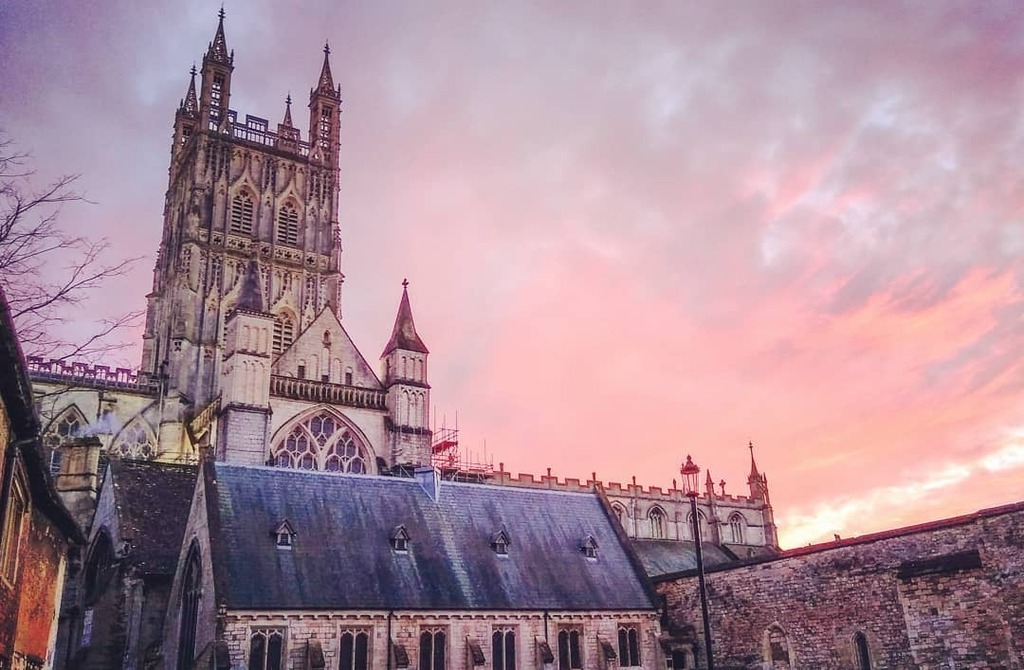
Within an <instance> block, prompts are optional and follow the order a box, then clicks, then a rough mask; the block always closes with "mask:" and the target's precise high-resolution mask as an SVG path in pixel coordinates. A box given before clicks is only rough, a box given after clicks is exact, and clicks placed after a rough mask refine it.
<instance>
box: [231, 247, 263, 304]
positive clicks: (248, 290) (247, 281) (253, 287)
mask: <svg viewBox="0 0 1024 670" xmlns="http://www.w3.org/2000/svg"><path fill="white" fill-rule="evenodd" d="M235 309H236V310H244V311H246V312H258V313H260V314H263V313H264V311H263V290H262V289H261V288H260V269H259V266H258V265H256V259H255V258H254V259H252V260H251V261H249V267H248V268H246V270H245V277H243V278H242V288H241V290H240V291H239V293H238V302H237V303H236V304H235Z"/></svg>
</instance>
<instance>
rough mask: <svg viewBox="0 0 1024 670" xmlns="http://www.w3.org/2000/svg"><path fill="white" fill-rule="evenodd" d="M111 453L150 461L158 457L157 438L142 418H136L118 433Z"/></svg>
mask: <svg viewBox="0 0 1024 670" xmlns="http://www.w3.org/2000/svg"><path fill="white" fill-rule="evenodd" d="M110 451H111V453H112V454H114V455H115V456H120V457H121V458H134V459H140V460H149V459H151V458H153V456H155V455H156V438H155V437H154V436H153V431H152V430H150V428H149V426H147V425H146V422H145V421H144V420H143V419H142V418H136V419H134V420H133V421H132V422H131V423H129V424H128V425H127V426H125V428H124V430H122V431H121V432H120V433H118V435H117V438H116V439H115V440H114V444H113V446H111V447H110Z"/></svg>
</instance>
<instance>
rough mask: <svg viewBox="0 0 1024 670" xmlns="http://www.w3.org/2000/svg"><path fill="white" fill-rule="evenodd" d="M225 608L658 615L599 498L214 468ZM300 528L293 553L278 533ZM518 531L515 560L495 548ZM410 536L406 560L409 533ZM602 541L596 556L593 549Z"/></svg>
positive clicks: (213, 503)
mask: <svg viewBox="0 0 1024 670" xmlns="http://www.w3.org/2000/svg"><path fill="white" fill-rule="evenodd" d="M207 467H209V468H210V469H211V473H210V474H212V475H213V476H212V477H211V476H210V475H209V474H208V475H207V477H206V481H207V482H208V485H210V486H212V487H213V489H214V490H213V492H212V493H210V494H208V501H209V503H208V504H209V505H210V507H209V508H208V509H209V512H210V513H211V514H216V515H217V518H216V519H214V520H213V521H212V522H211V524H210V527H211V529H217V528H219V529H220V530H219V532H218V531H217V530H211V533H214V534H215V537H213V538H212V546H213V567H214V571H215V577H216V579H217V584H218V591H219V593H218V599H219V600H221V599H223V601H225V602H226V604H227V605H228V606H229V607H233V608H239V609H314V610H315V609H533V610H538V609H561V610H618V609H633V610H636V609H653V608H655V606H656V605H655V603H654V599H653V595H652V594H653V592H652V591H650V590H649V586H648V583H647V581H646V579H645V577H644V576H643V575H642V573H640V572H639V570H638V569H636V568H634V567H633V566H634V564H633V563H632V562H631V560H630V555H629V553H628V552H629V550H628V547H627V546H625V545H624V544H623V543H621V542H620V540H619V539H618V536H617V534H616V530H615V528H614V526H613V523H612V521H611V519H610V517H609V513H608V512H607V511H606V507H605V506H604V505H603V504H602V502H601V500H600V499H599V497H598V496H597V495H596V494H585V493H583V494H581V493H566V492H560V491H549V490H543V489H516V488H510V487H498V486H488V485H482V484H467V483H456V482H449V481H444V482H442V483H441V484H440V489H439V493H438V495H437V500H436V502H435V501H434V500H433V499H432V497H431V496H430V495H428V494H427V492H426V490H425V489H424V488H422V487H421V486H420V484H419V482H418V481H417V480H416V479H406V478H398V477H376V476H369V475H340V474H334V473H321V472H306V471H301V470H291V469H284V468H267V467H251V466H249V467H247V466H238V465H228V464H225V463H211V464H209V465H208V466H207ZM285 519H287V520H288V522H289V523H290V524H291V526H292V527H293V528H294V529H295V532H296V536H295V538H294V545H293V547H292V548H291V549H280V548H278V547H277V546H276V544H275V540H274V538H273V537H272V535H271V531H272V530H273V529H274V528H275V527H276V526H277V525H278V524H279V523H281V521H283V520H285ZM503 525H504V527H505V528H506V530H507V532H508V536H509V538H510V540H511V544H510V546H509V552H508V556H507V557H500V556H498V555H497V554H496V553H495V552H494V549H493V548H492V547H491V542H492V540H493V538H494V536H495V534H496V533H497V532H498V531H500V530H501V528H502V526H503ZM398 526H404V527H405V529H406V531H407V532H408V534H409V550H408V553H406V554H402V553H398V552H396V551H394V550H393V549H392V547H391V545H390V543H389V539H390V538H391V537H392V535H393V534H394V531H395V528H396V527H398ZM587 535H592V536H593V537H594V539H595V540H596V542H597V544H598V547H599V550H598V557H597V559H596V560H588V559H587V558H586V557H585V556H584V555H583V553H582V552H581V550H580V545H581V543H582V542H583V540H584V538H585V537H586V536H587Z"/></svg>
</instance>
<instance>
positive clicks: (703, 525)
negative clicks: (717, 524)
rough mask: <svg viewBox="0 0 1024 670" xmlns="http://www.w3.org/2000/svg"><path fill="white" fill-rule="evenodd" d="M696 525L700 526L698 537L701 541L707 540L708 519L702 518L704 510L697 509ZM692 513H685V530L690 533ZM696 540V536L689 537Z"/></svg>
mask: <svg viewBox="0 0 1024 670" xmlns="http://www.w3.org/2000/svg"><path fill="white" fill-rule="evenodd" d="M697 526H698V527H699V528H700V539H701V541H702V542H707V541H708V540H709V539H710V537H711V536H710V535H709V534H708V520H707V519H706V518H704V512H702V511H700V510H697ZM692 529H693V513H690V514H687V515H686V532H687V533H688V534H690V535H692V534H693V530H692ZM691 539H693V540H696V539H697V538H691Z"/></svg>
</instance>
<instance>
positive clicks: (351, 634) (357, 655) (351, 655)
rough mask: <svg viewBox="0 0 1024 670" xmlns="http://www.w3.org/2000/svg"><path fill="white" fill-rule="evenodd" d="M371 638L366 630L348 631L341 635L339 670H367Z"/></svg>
mask: <svg viewBox="0 0 1024 670" xmlns="http://www.w3.org/2000/svg"><path fill="white" fill-rule="evenodd" d="M369 643H370V636H369V634H367V632H366V631H365V630H356V631H351V630H347V631H345V632H344V633H342V634H341V642H340V644H339V649H340V654H339V655H338V668H339V670H367V668H368V667H369Z"/></svg>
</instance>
